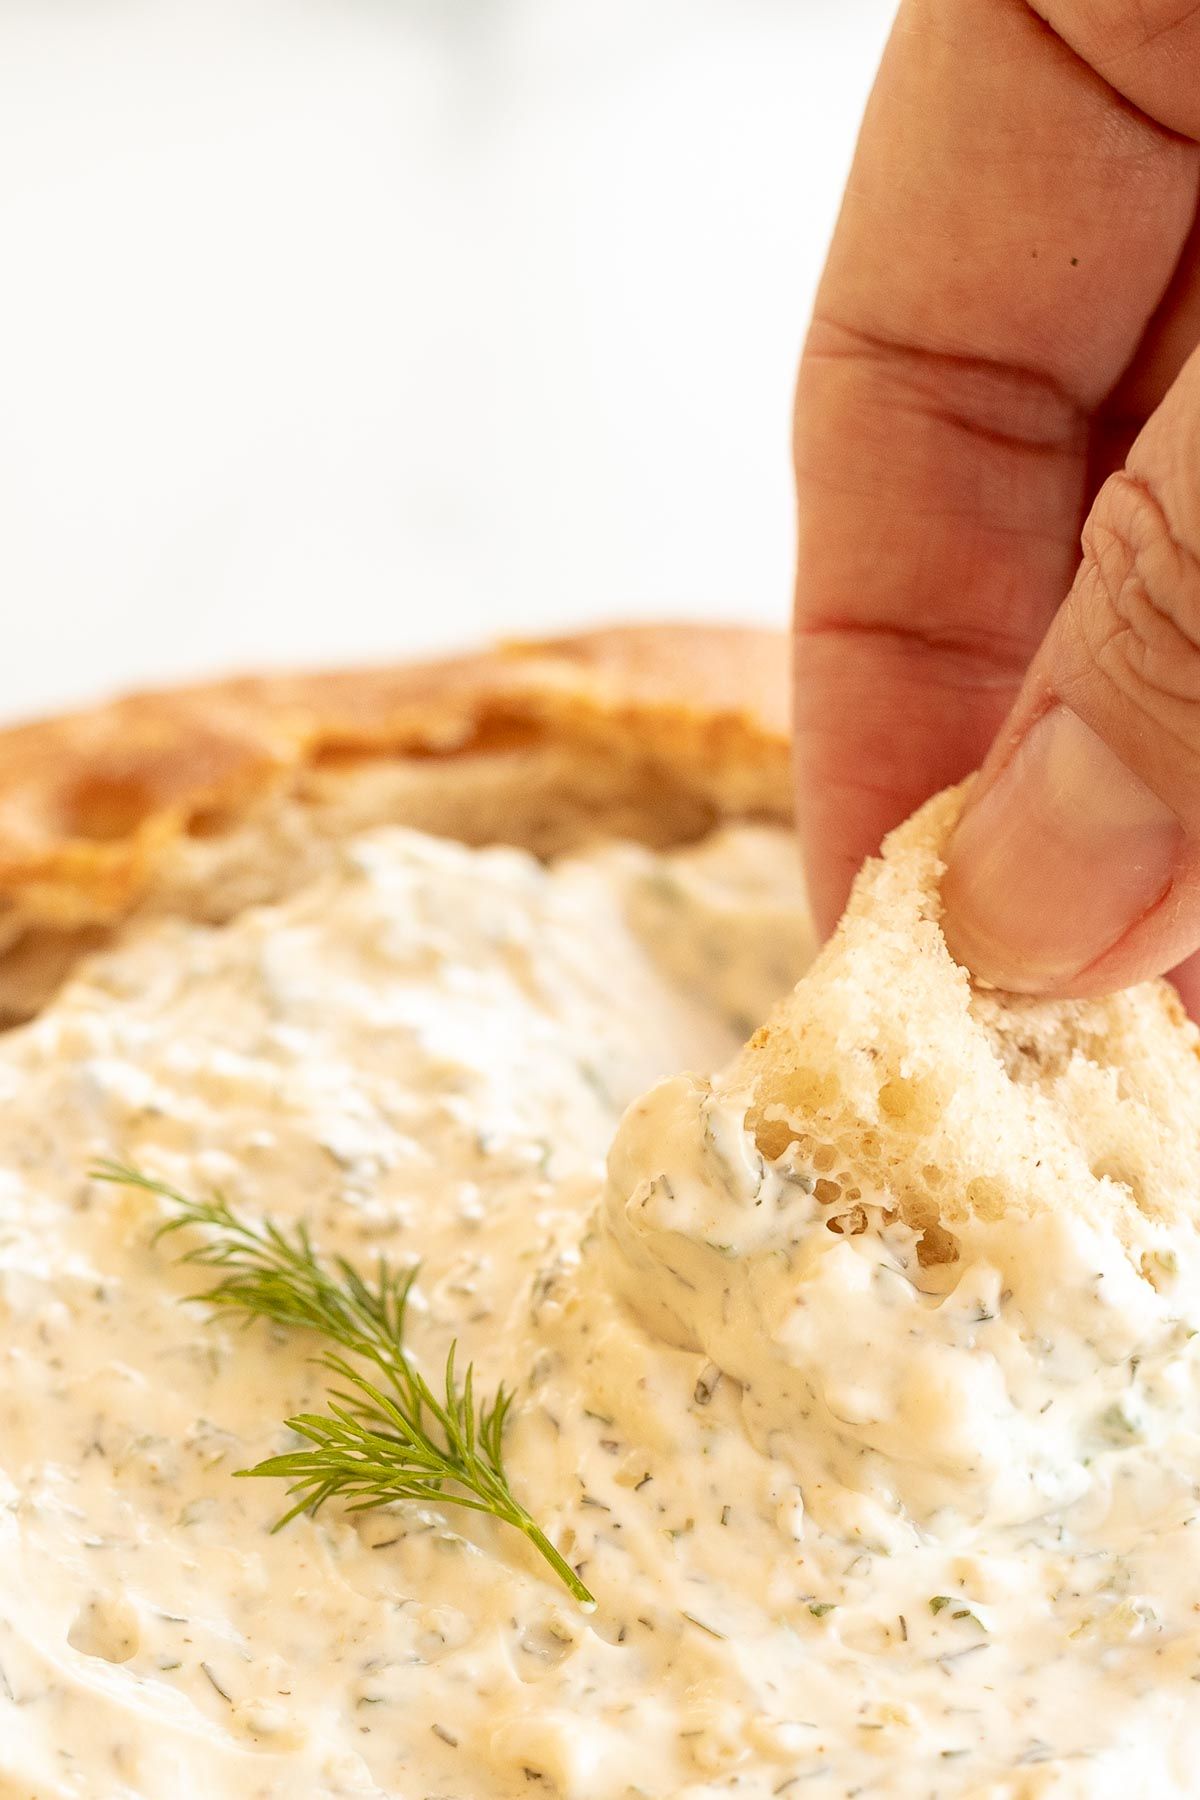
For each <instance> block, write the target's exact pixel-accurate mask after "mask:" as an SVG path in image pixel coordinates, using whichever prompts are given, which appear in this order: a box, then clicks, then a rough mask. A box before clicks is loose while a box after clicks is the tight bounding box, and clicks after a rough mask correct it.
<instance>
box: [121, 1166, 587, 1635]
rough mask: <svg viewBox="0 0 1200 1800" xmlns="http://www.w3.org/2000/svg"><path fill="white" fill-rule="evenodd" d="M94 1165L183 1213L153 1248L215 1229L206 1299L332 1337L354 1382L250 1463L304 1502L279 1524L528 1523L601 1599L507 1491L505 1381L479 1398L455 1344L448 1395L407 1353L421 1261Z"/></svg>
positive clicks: (580, 1588)
mask: <svg viewBox="0 0 1200 1800" xmlns="http://www.w3.org/2000/svg"><path fill="white" fill-rule="evenodd" d="M91 1173H92V1175H93V1176H94V1177H95V1179H96V1180H98V1181H110V1182H113V1183H115V1184H117V1185H119V1186H123V1187H137V1188H142V1189H144V1190H145V1191H146V1192H147V1193H151V1194H154V1195H156V1196H157V1197H158V1198H159V1199H161V1200H165V1201H167V1202H168V1204H169V1205H170V1206H172V1207H173V1208H174V1211H173V1213H172V1214H171V1216H170V1217H169V1218H167V1219H166V1220H165V1221H164V1222H163V1224H161V1225H160V1226H159V1228H158V1230H157V1231H156V1232H155V1234H154V1242H155V1243H158V1242H160V1241H161V1240H162V1239H163V1238H166V1237H170V1236H172V1235H173V1234H174V1233H176V1232H179V1231H183V1230H184V1229H186V1228H188V1227H197V1228H199V1229H200V1230H201V1231H202V1232H204V1233H205V1234H206V1235H205V1236H204V1237H203V1238H202V1239H201V1241H200V1242H199V1243H198V1244H196V1245H195V1246H194V1247H193V1248H191V1249H189V1250H187V1251H186V1252H185V1253H184V1254H183V1256H182V1257H181V1258H180V1261H181V1262H184V1263H190V1264H194V1265H196V1266H198V1267H200V1268H205V1269H212V1270H214V1271H216V1272H217V1274H218V1279H217V1281H216V1283H215V1285H214V1286H212V1287H210V1288H208V1289H207V1290H206V1291H205V1292H204V1293H202V1294H197V1295H195V1296H193V1297H194V1298H195V1299H197V1300H202V1301H204V1302H205V1304H206V1305H208V1306H211V1307H213V1308H214V1309H215V1310H216V1311H218V1312H225V1313H231V1314H233V1315H235V1316H240V1317H242V1318H244V1319H246V1320H252V1319H270V1320H272V1321H274V1322H275V1323H276V1324H279V1325H285V1326H294V1327H299V1328H302V1329H305V1330H309V1331H314V1332H317V1333H318V1334H319V1335H320V1336H321V1337H322V1338H324V1339H325V1340H326V1341H327V1342H328V1343H329V1344H330V1345H331V1346H333V1347H331V1348H329V1349H327V1350H326V1351H325V1353H324V1355H323V1356H322V1357H321V1362H322V1364H323V1366H324V1367H325V1368H326V1369H327V1370H328V1372H329V1374H330V1375H331V1376H333V1377H335V1378H336V1380H337V1381H338V1382H339V1383H340V1384H342V1385H340V1386H338V1387H331V1389H330V1392H329V1395H328V1399H327V1404H326V1410H325V1411H324V1412H322V1413H299V1414H297V1415H296V1416H295V1417H294V1418H290V1419H288V1420H287V1421H286V1423H287V1425H288V1427H289V1428H290V1429H291V1430H292V1431H294V1432H295V1433H296V1435H297V1436H298V1437H300V1438H302V1439H304V1442H305V1447H304V1448H303V1449H301V1450H293V1451H288V1452H286V1453H285V1454H283V1455H281V1456H271V1457H268V1458H267V1459H266V1461H264V1462H260V1463H257V1464H256V1465H255V1467H254V1468H252V1469H240V1470H239V1471H238V1474H239V1475H241V1476H243V1477H262V1476H266V1477H271V1478H275V1479H279V1480H283V1481H286V1482H287V1483H288V1497H289V1499H290V1500H291V1501H292V1502H293V1504H292V1505H291V1506H290V1507H289V1508H288V1510H287V1511H286V1512H285V1513H284V1515H283V1517H282V1518H281V1519H279V1520H278V1522H277V1524H276V1526H275V1530H277V1531H278V1530H280V1529H281V1528H282V1527H283V1526H284V1525H287V1524H288V1523H289V1522H290V1521H291V1520H292V1519H294V1518H296V1517H297V1515H298V1514H300V1513H303V1512H308V1513H313V1512H316V1511H317V1509H318V1508H319V1507H321V1506H324V1504H325V1503H326V1501H328V1500H338V1501H341V1502H342V1503H343V1504H344V1505H345V1506H347V1508H348V1509H349V1510H350V1511H351V1512H363V1511H367V1510H369V1509H370V1508H373V1507H380V1506H391V1505H393V1504H395V1503H397V1502H404V1501H409V1502H413V1503H416V1504H418V1505H426V1506H427V1505H436V1506H458V1507H463V1508H465V1509H467V1510H469V1511H472V1512H481V1513H486V1514H488V1516H489V1517H491V1518H494V1519H499V1520H500V1521H501V1523H502V1524H506V1525H511V1526H512V1527H513V1529H514V1530H516V1531H519V1532H521V1534H522V1535H523V1536H524V1537H525V1538H527V1539H528V1541H529V1542H530V1543H531V1544H532V1545H533V1547H534V1548H535V1549H536V1550H537V1551H538V1552H539V1554H540V1555H541V1556H543V1557H544V1558H545V1560H546V1561H547V1562H548V1563H549V1564H550V1567H551V1568H552V1569H553V1570H554V1572H555V1574H556V1575H557V1576H558V1577H559V1579H560V1580H561V1581H562V1582H563V1584H564V1585H565V1586H566V1587H567V1588H568V1589H569V1590H570V1592H571V1593H572V1594H573V1595H574V1597H575V1599H576V1600H578V1601H579V1603H580V1605H581V1606H585V1607H588V1608H591V1607H593V1606H594V1605H595V1600H594V1599H593V1596H592V1595H591V1594H590V1593H589V1591H588V1589H587V1588H586V1587H585V1585H584V1583H583V1582H582V1581H581V1580H580V1578H579V1576H578V1575H577V1574H576V1573H575V1571H574V1569H572V1567H571V1565H570V1564H569V1563H568V1562H567V1561H566V1559H565V1558H564V1557H563V1556H562V1555H561V1554H560V1553H559V1551H558V1550H556V1549H555V1547H554V1545H553V1544H552V1543H551V1542H550V1540H549V1538H548V1537H547V1536H546V1534H545V1533H544V1532H543V1531H542V1529H541V1527H540V1526H539V1525H538V1524H537V1523H536V1521H535V1520H534V1519H533V1518H532V1516H531V1515H530V1514H529V1513H528V1512H527V1511H526V1509H525V1508H524V1506H522V1504H521V1502H520V1501H519V1500H518V1499H517V1498H516V1496H515V1495H514V1493H513V1491H512V1489H511V1487H510V1486H509V1482H508V1476H507V1474H506V1472H505V1468H504V1457H503V1449H502V1440H503V1436H504V1426H505V1421H506V1419H507V1417H508V1413H509V1409H510V1407H511V1405H512V1400H513V1396H512V1394H511V1393H510V1392H509V1391H508V1390H507V1389H505V1388H504V1387H503V1386H501V1387H498V1388H497V1389H496V1392H495V1394H494V1395H493V1396H492V1398H491V1400H490V1401H486V1402H479V1401H477V1400H476V1397H475V1380H474V1370H473V1369H472V1368H471V1366H470V1365H468V1366H467V1369H466V1371H465V1372H464V1374H463V1376H462V1378H461V1380H460V1379H459V1376H458V1374H457V1372H456V1369H455V1349H456V1347H455V1345H453V1344H452V1345H451V1346H450V1350H449V1354H448V1355H447V1357H446V1369H445V1375H444V1377H443V1382H442V1385H441V1389H440V1391H438V1392H435V1391H434V1389H433V1388H431V1387H430V1385H429V1383H428V1382H427V1381H426V1379H425V1377H424V1375H422V1374H421V1372H420V1370H419V1369H418V1368H417V1367H416V1365H415V1363H413V1361H412V1360H411V1358H410V1357H409V1354H408V1352H407V1350H406V1349H405V1347H404V1342H403V1338H404V1325H405V1316H406V1312H407V1308H408V1300H409V1296H410V1294H411V1292H412V1287H413V1283H414V1282H415V1280H416V1278H417V1269H416V1268H415V1267H409V1268H404V1269H401V1268H396V1267H395V1266H394V1265H393V1264H391V1263H390V1262H389V1261H388V1259H387V1258H386V1257H385V1256H383V1255H380V1256H379V1257H377V1259H376V1262H375V1267H374V1271H373V1273H372V1275H370V1276H365V1275H363V1274H362V1273H360V1271H359V1270H357V1269H356V1268H355V1267H354V1265H353V1264H352V1263H350V1262H348V1261H347V1260H346V1258H345V1257H343V1256H331V1257H328V1258H326V1257H323V1256H322V1255H321V1254H320V1253H319V1252H318V1250H317V1249H316V1247H315V1246H314V1244H313V1242H312V1238H311V1236H310V1235H309V1231H308V1227H307V1226H306V1225H305V1224H304V1223H303V1222H301V1223H299V1224H297V1225H295V1226H293V1227H292V1228H291V1230H290V1231H287V1230H284V1229H283V1228H281V1227H280V1226H278V1225H276V1224H274V1223H273V1222H272V1221H271V1220H269V1219H264V1220H263V1221H262V1223H261V1224H252V1223H250V1222H249V1221H247V1220H245V1219H243V1218H241V1217H240V1216H239V1215H238V1214H237V1213H236V1212H235V1211H234V1210H233V1208H232V1207H231V1206H230V1205H229V1202H228V1201H227V1200H226V1199H225V1197H224V1195H222V1194H220V1193H214V1194H212V1195H211V1196H210V1197H209V1198H208V1199H206V1200H196V1199H193V1198H191V1197H189V1196H188V1195H186V1194H182V1193H180V1192H179V1191H178V1190H177V1189H176V1188H173V1187H171V1186H169V1185H168V1184H167V1183H166V1182H162V1181H156V1180H153V1179H152V1178H151V1177H150V1176H147V1175H144V1174H142V1172H141V1171H140V1170H138V1169H135V1168H131V1167H127V1166H126V1165H124V1164H122V1163H115V1162H104V1163H100V1164H99V1165H98V1166H97V1167H96V1168H94V1169H93V1170H92V1171H91ZM350 1358H356V1359H358V1360H357V1361H351V1360H349V1359H350ZM363 1363H365V1364H366V1365H367V1368H366V1369H364V1368H362V1367H361V1366H360V1364H363Z"/></svg>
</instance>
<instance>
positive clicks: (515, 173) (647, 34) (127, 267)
mask: <svg viewBox="0 0 1200 1800" xmlns="http://www.w3.org/2000/svg"><path fill="white" fill-rule="evenodd" d="M890 12H891V0H0V246H2V249H0V255H2V263H0V605H2V607H3V621H4V635H3V644H4V654H3V659H2V660H0V715H4V716H9V717H11V716H14V715H20V714H29V713H31V712H34V711H36V710H38V709H41V708H44V707H48V706H52V705H54V706H57V705H62V704H65V703H68V702H70V701H72V700H75V699H79V698H85V697H88V696H90V695H92V694H95V693H101V692H104V691H107V690H110V689H112V688H114V687H120V686H128V685H131V684H137V683H140V682H145V681H148V680H161V679H166V678H171V677H176V676H188V675H192V674H195V673H200V672H207V671H216V670H223V669H230V668H234V667H238V666H248V665H255V664H264V663H275V664H278V663H291V664H296V663H308V662H314V661H339V660H340V661H345V660H352V659H361V658H366V657H371V656H379V655H386V656H398V655H406V654H411V653H413V652H415V651H423V650H428V649H434V648H441V647H449V646H452V645H456V644H461V643H465V642H470V641H472V640H479V639H481V638H484V637H489V636H494V635H496V634H510V633H513V632H519V631H539V630H541V631H544V630H548V629H551V630H552V629H558V628H563V627H569V626H571V625H573V624H577V623H583V622H587V621H591V620H595V619H598V618H606V617H608V618H611V617H636V616H654V615H670V614H681V613H683V614H698V615H705V616H710V617H730V618H745V619H755V620H779V621H782V620H783V619H784V617H785V616H786V610H787V603H788V589H789V580H790V575H789V565H790V560H791V553H792V503H791V496H790V491H789V467H788V434H789V413H790V401H791V383H792V377H793V368H794V363H795V358H796V353H797V349H798V345H799V341H800V337H801V333H802V331H803V327H804V322H805V315H806V313H807V310H808V307H809V305H810V303H811V298H812V292H813V288H814V286H815V282H816V278H817V274H818V271H819V267H820V262H821V257H822V254H823V250H824V246H825V243H826V240H827V237H828V233H829V230H830V228H831V225H832V222H833V218H834V214H835V211H836V206H837V200H838V195H839V191H840V188H841V185H842V182H843V180H844V177H845V172H846V168H847V165H848V162H849V157H850V153H851V150H852V147H853V140H854V134H855V131H856V128H857V122H858V115H859V112H860V109H861V106H862V103H863V100H864V98H865V95H866V92H867V89H868V87H869V84H870V80H871V77H872V74H873V71H874V66H875V63H876V61H877V58H878V54H879V50H880V47H881V45H882V41H883V36H884V33H885V31H886V27H887V22H888V18H889V16H890Z"/></svg>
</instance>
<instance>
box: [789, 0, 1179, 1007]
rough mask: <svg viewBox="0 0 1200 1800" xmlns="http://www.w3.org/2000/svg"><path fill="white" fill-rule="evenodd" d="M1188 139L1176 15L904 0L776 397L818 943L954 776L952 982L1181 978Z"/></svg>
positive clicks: (1077, 985)
mask: <svg viewBox="0 0 1200 1800" xmlns="http://www.w3.org/2000/svg"><path fill="white" fill-rule="evenodd" d="M1198 140H1200V5H1197V4H1194V3H1193V4H1190V5H1189V4H1186V3H1184V4H1181V3H1180V0H1039V12H1035V11H1034V10H1033V9H1032V7H1031V6H1030V5H1027V4H1025V0H903V4H902V5H901V8H900V12H899V15H898V18H897V21H896V26H895V28H894V30H893V33H892V38H891V41H890V43H889V46H888V49H887V52H886V54H885V57H884V61H883V65H882V67H881V70H880V73H879V77H878V80H877V82H876V85H875V89H874V92H873V94H872V96H871V100H870V103H869V105H868V108H867V114H866V119H865V122H864V125H863V131H862V136H861V139H860V143H859V148H858V153H857V156H856V159H855V164H854V168H853V171H852V173H851V177H850V181H849V184H848V187H847V192H846V198H845V201H844V204H843V209H842V214H841V218H840V220H839V223H838V228H837V232H836V234H835V237H834V242H833V246H832V248H831V251H830V255H829V260H828V263H827V265H826V270H825V274H824V277H823V279H822V282H821V287H820V290H819V293H818V297H817V303H816V309H815V313H814V318H813V323H812V327H811V330H810V332H809V336H808V341H807V344H806V347H805V351H804V357H803V361H802V363H801V369H800V379H799V387H798V393H797V423H796V471H797V484H798V494H799V508H800V541H799V564H798V584H797V602H796V628H797V630H796V656H797V684H796V698H797V716H796V755H797V764H798V783H799V809H800V824H801V831H802V835H803V838H804V842H805V849H806V852H807V856H808V863H809V869H810V880H811V883H812V888H813V900H814V905H815V909H816V912H817V917H818V923H819V924H820V926H821V927H822V929H828V928H829V927H830V926H831V925H832V924H833V922H834V920H835V919H836V917H837V914H838V912H839V911H840V909H841V906H842V904H843V902H844V900H845V896H846V892H847V889H848V887H849V884H850V881H851V879H852V878H853V875H854V872H855V870H856V869H857V867H858V865H859V863H860V862H861V860H862V858H863V857H864V856H866V855H869V854H870V853H872V852H873V851H874V850H876V849H877V847H878V844H879V840H880V838H881V837H882V836H883V834H884V833H885V832H886V831H887V830H888V829H890V827H891V826H892V825H894V824H896V823H897V822H898V821H899V820H900V819H901V818H903V817H904V816H905V815H906V814H907V813H909V812H910V811H912V809H913V808H914V807H915V806H916V805H917V804H918V803H919V802H920V801H922V800H923V799H925V798H926V797H927V796H928V795H929V794H930V793H932V792H934V791H935V790H936V789H937V788H939V787H943V786H945V785H947V784H948V783H949V782H953V781H956V780H958V779H960V778H961V777H962V776H963V775H965V774H966V773H967V772H968V771H969V770H971V769H973V768H975V767H977V766H978V765H979V764H980V763H982V764H983V769H982V773H981V775H980V778H979V780H978V782H977V783H976V785H975V788H974V790H973V792H972V795H971V798H970V802H969V805H968V809H967V812H966V814H965V816H964V819H963V821H962V823H961V825H960V826H959V829H958V831H957V833H956V834H955V837H954V839H953V841H952V844H951V848H950V855H949V866H948V870H947V875H946V879H945V882H944V885H943V893H944V897H945V901H946V930H947V936H948V938H949V941H950V944H951V947H952V949H954V951H955V952H956V954H958V955H959V956H960V957H961V958H962V960H964V961H965V962H967V963H968V964H969V965H970V966H971V967H972V968H974V969H975V970H976V971H977V972H978V973H980V974H981V975H984V976H986V977H988V978H990V979H991V980H994V981H996V982H997V983H999V984H1000V985H1002V986H1006V987H1011V988H1018V989H1023V990H1029V991H1038V992H1048V993H1059V994H1086V993H1098V992H1105V991H1108V990H1110V989H1113V988H1116V987H1120V986H1123V985H1125V984H1126V983H1128V982H1130V981H1134V980H1138V979H1141V978H1143V977H1146V976H1149V975H1154V974H1159V973H1162V972H1163V971H1165V970H1168V969H1171V968H1172V967H1173V966H1174V965H1176V964H1178V963H1179V962H1180V961H1181V960H1182V959H1183V958H1185V957H1187V956H1189V955H1190V954H1191V953H1192V952H1193V951H1195V950H1196V949H1197V946H1200V353H1197V354H1196V355H1191V359H1190V361H1189V360H1188V358H1189V355H1190V353H1191V352H1192V350H1193V347H1194V346H1195V345H1196V344H1197V342H1198V341H1200V225H1198V223H1197V191H1198V184H1200V143H1198ZM1135 440H1136V441H1135ZM1085 519H1086V520H1087V523H1086V527H1085V529H1084V534H1083V560H1082V563H1080V557H1079V533H1080V527H1081V524H1082V523H1083V521H1084V520H1085ZM1064 596H1069V597H1067V598H1066V599H1065V603H1064ZM1198 960H1200V959H1198ZM1180 986H1181V989H1182V990H1183V992H1184V996H1185V998H1186V999H1189V1000H1193V999H1195V1000H1200V975H1197V974H1196V973H1195V971H1189V970H1187V969H1185V970H1184V971H1183V972H1182V974H1181V976H1180Z"/></svg>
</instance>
